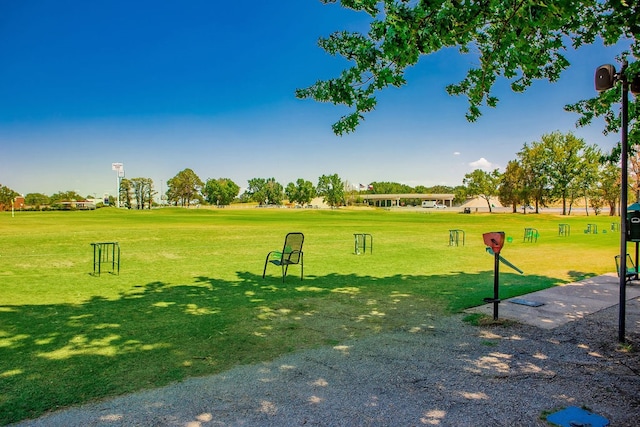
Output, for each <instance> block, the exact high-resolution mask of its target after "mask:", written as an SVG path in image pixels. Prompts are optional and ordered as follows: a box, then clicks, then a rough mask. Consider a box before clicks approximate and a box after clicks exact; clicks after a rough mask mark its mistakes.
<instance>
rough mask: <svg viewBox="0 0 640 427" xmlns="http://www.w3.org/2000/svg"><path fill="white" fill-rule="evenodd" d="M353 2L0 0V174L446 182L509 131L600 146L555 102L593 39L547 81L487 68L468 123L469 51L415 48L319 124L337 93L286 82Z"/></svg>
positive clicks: (483, 159)
mask: <svg viewBox="0 0 640 427" xmlns="http://www.w3.org/2000/svg"><path fill="white" fill-rule="evenodd" d="M367 18H368V17H367V15H365V14H363V13H355V12H353V11H349V10H347V9H344V8H341V7H340V6H338V5H326V6H325V5H322V4H321V3H320V1H319V0H281V1H277V2H264V1H243V2H212V1H195V0H191V1H177V0H175V1H174V0H168V1H162V2H158V1H146V0H144V1H135V2H132V1H120V0H110V1H104V0H98V1H90V2H89V1H78V0H49V1H38V0H25V1H9V0H0V57H1V58H2V66H0V153H1V155H0V184H2V185H6V186H8V187H10V188H12V189H13V190H15V191H17V192H19V193H22V194H26V193H33V192H39V193H44V194H48V195H51V194H53V193H55V192H58V191H68V190H75V191H77V192H78V193H80V194H81V195H91V194H95V195H97V196H101V195H103V194H104V193H111V194H114V193H115V191H116V174H115V172H113V171H112V170H111V164H112V163H114V162H122V163H123V164H124V169H125V173H126V176H127V177H128V178H135V177H148V178H152V179H153V181H154V185H155V189H156V190H157V191H166V181H167V180H168V179H170V178H172V177H173V176H175V175H176V174H177V173H178V172H179V171H181V170H183V169H185V168H191V169H193V170H194V171H195V172H196V174H197V175H198V176H199V177H200V178H201V179H202V180H203V181H206V180H207V179H209V178H220V177H226V178H231V179H232V180H234V181H235V182H236V183H237V184H238V185H240V186H241V187H245V186H246V185H247V180H248V179H251V178H256V177H262V178H269V177H275V178H276V180H278V181H279V182H280V183H281V184H283V185H286V184H287V183H288V182H291V181H295V180H296V179H297V178H304V179H307V180H310V181H312V182H313V183H316V182H317V179H318V177H319V176H321V175H323V174H325V175H326V174H333V173H337V174H338V175H339V176H340V177H341V178H342V179H344V180H348V181H349V182H351V183H353V184H359V183H362V184H368V183H369V182H373V181H393V182H402V183H405V184H408V185H411V186H416V185H426V186H432V185H436V184H444V185H451V186H455V185H460V184H461V183H462V179H463V177H464V175H465V174H466V173H469V172H470V171H472V170H473V169H476V168H496V167H498V168H503V167H504V166H505V165H506V164H507V162H508V161H509V160H512V159H514V158H515V155H516V153H517V152H518V151H519V150H520V149H521V148H522V146H523V144H524V143H525V142H532V141H536V140H539V139H540V137H541V136H542V135H543V134H545V133H550V132H553V131H556V130H559V131H562V132H569V131H573V132H574V133H575V134H576V135H577V136H579V137H582V138H584V139H585V141H586V142H587V143H588V144H597V145H599V146H600V147H601V148H602V149H603V150H609V149H610V148H611V147H612V146H613V145H614V143H615V142H616V140H617V139H618V137H617V135H613V136H609V137H605V136H603V135H602V133H601V130H602V123H601V122H596V123H594V124H593V125H592V126H591V127H588V128H580V129H576V128H575V121H576V120H577V116H576V115H575V114H571V113H566V112H564V111H563V106H564V105H565V104H567V103H571V102H575V101H577V100H580V99H586V98H589V97H592V96H593V95H594V94H595V91H594V88H593V75H594V70H595V68H596V67H597V66H598V65H600V64H603V63H609V62H613V61H614V59H615V54H616V53H617V51H616V50H612V49H605V48H604V47H602V46H601V45H596V46H590V47H586V48H582V49H580V50H579V51H578V52H570V53H569V54H568V57H569V59H570V61H571V62H572V67H571V68H570V69H569V70H567V71H566V72H565V73H564V74H563V76H562V79H561V80H560V82H558V83H556V84H553V85H552V84H548V83H546V82H537V83H536V84H534V85H533V87H532V88H530V89H529V90H528V91H527V92H526V93H524V94H514V93H511V91H510V90H509V88H508V85H507V84H506V83H505V82H503V81H502V82H499V83H498V86H497V88H498V93H497V94H498V96H499V97H500V99H501V102H500V103H499V105H498V108H496V109H491V110H485V111H484V115H483V116H482V117H481V118H480V120H479V121H477V122H475V123H468V122H467V121H466V120H465V118H464V114H465V112H466V109H467V101H466V99H464V98H460V97H449V96H448V95H447V94H446V92H445V86H446V85H447V84H449V83H456V82H458V81H459V80H460V79H461V78H462V77H463V76H464V74H465V72H466V70H467V69H468V68H469V67H470V66H472V65H473V64H474V61H475V58H474V57H473V56H470V55H464V56H463V55H460V54H458V53H457V52H456V51H453V50H450V51H443V52H439V53H437V54H435V55H431V56H429V57H424V58H423V59H422V60H421V61H420V63H419V64H418V65H417V66H415V67H413V68H411V69H410V70H409V71H408V73H407V80H408V84H407V85H406V86H404V87H403V88H401V89H395V88H393V89H388V90H386V91H384V92H382V93H381V94H380V95H379V96H378V107H377V108H376V110H375V111H374V112H373V113H371V114H368V115H367V117H366V120H365V122H364V123H363V124H362V125H361V126H360V127H359V128H358V130H357V131H356V132H355V133H354V134H350V135H347V136H343V137H337V136H335V135H334V134H333V133H332V131H331V124H332V123H333V122H335V121H336V120H338V118H339V117H340V116H341V115H342V114H344V113H345V111H346V110H344V109H343V108H342V107H336V106H333V105H330V104H319V103H316V102H315V101H311V100H299V99H296V98H295V95H294V91H295V89H296V88H301V87H306V86H309V85H311V84H312V83H314V82H315V81H316V80H317V79H321V78H329V77H333V76H335V75H337V74H338V73H339V72H340V71H341V70H342V69H343V68H344V67H345V66H346V65H347V63H346V62H344V60H342V59H341V58H336V57H332V56H329V55H328V54H326V53H325V52H324V51H322V50H321V49H320V48H319V47H317V39H318V38H319V37H320V36H327V35H329V34H330V33H332V32H333V31H336V30H352V31H358V30H359V31H366V29H367V28H368V26H367V22H368V19H367Z"/></svg>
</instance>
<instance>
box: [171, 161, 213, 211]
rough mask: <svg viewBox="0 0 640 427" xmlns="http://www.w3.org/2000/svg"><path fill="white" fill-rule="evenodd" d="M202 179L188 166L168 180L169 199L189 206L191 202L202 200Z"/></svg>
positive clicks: (177, 203) (174, 202) (176, 203)
mask: <svg viewBox="0 0 640 427" xmlns="http://www.w3.org/2000/svg"><path fill="white" fill-rule="evenodd" d="M203 185H204V184H203V182H202V180H200V178H199V177H198V175H196V173H195V172H194V171H192V170H191V169H189V168H187V169H184V170H182V171H180V172H178V174H177V175H176V176H174V177H173V178H171V179H170V180H169V181H167V187H168V189H167V200H168V201H169V203H173V204H175V205H180V206H186V207H189V206H190V205H191V202H193V201H199V200H201V198H202V196H201V195H200V189H201V188H202V186H203Z"/></svg>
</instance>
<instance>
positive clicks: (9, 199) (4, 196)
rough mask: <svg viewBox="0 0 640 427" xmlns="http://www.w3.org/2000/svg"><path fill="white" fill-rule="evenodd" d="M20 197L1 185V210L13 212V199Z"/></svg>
mask: <svg viewBox="0 0 640 427" xmlns="http://www.w3.org/2000/svg"><path fill="white" fill-rule="evenodd" d="M19 195H20V194H18V193H17V192H15V191H13V190H12V189H10V188H9V187H7V186H6V185H2V184H0V209H4V210H11V206H12V204H13V199H14V198H15V197H17V196H19Z"/></svg>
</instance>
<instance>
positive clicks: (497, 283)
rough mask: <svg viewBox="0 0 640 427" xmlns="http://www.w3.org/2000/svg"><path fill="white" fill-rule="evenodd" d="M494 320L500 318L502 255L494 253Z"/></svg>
mask: <svg viewBox="0 0 640 427" xmlns="http://www.w3.org/2000/svg"><path fill="white" fill-rule="evenodd" d="M493 257H494V261H493V320H498V304H499V303H500V296H499V290H498V289H499V287H500V255H499V254H498V253H495V254H493Z"/></svg>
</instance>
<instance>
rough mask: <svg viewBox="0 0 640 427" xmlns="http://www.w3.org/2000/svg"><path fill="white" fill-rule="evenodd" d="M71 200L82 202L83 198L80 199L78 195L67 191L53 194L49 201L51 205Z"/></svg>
mask: <svg viewBox="0 0 640 427" xmlns="http://www.w3.org/2000/svg"><path fill="white" fill-rule="evenodd" d="M72 200H84V197H82V196H81V195H80V194H78V193H76V192H75V191H73V190H69V191H58V192H57V193H55V194H53V195H52V196H51V197H50V199H49V201H50V202H51V204H52V205H54V204H56V203H60V202H70V201H72Z"/></svg>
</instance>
